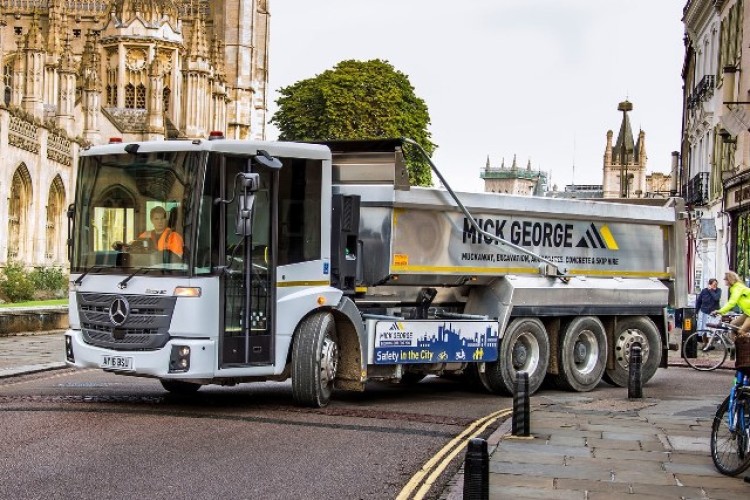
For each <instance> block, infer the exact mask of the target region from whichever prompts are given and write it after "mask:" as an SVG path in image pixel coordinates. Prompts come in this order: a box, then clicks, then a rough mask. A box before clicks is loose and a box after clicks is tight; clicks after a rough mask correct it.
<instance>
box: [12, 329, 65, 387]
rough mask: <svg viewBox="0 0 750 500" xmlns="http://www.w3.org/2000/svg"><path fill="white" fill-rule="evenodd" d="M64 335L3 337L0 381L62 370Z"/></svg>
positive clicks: (59, 333) (54, 332)
mask: <svg viewBox="0 0 750 500" xmlns="http://www.w3.org/2000/svg"><path fill="white" fill-rule="evenodd" d="M63 332H64V330H56V331H53V332H32V333H28V334H21V335H9V336H4V335H0V378H4V377H12V376H14V375H19V374H22V373H32V372H39V371H45V370H54V369H56V368H63V367H64V366H65V361H64V359H65V358H64V345H63V342H64V340H63Z"/></svg>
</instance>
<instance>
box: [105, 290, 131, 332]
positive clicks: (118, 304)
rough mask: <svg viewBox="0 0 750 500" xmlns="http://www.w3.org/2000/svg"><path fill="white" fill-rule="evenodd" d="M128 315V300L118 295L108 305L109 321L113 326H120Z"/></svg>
mask: <svg viewBox="0 0 750 500" xmlns="http://www.w3.org/2000/svg"><path fill="white" fill-rule="evenodd" d="M128 314H130V304H129V303H128V299H126V298H125V297H122V296H119V295H118V296H117V298H116V299H115V300H113V301H112V303H111V304H110V305H109V319H110V320H111V321H112V324H113V325H115V326H120V325H122V324H123V323H125V320H126V319H128Z"/></svg>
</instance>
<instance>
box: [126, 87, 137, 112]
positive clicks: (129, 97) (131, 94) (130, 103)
mask: <svg viewBox="0 0 750 500" xmlns="http://www.w3.org/2000/svg"><path fill="white" fill-rule="evenodd" d="M125 107H126V108H128V109H133V108H135V85H133V84H132V83H128V84H127V85H125Z"/></svg>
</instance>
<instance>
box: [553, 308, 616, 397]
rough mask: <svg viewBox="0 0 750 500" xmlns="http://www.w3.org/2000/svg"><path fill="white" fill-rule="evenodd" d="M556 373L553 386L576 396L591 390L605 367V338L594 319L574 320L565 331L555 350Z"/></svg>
mask: <svg viewBox="0 0 750 500" xmlns="http://www.w3.org/2000/svg"><path fill="white" fill-rule="evenodd" d="M558 355H559V360H560V373H559V374H558V375H557V376H556V377H555V383H556V384H557V385H558V386H559V387H561V388H563V389H568V390H573V391H578V392H586V391H590V390H592V389H594V388H595V387H596V386H597V385H598V384H599V382H600V381H601V379H602V375H603V374H604V370H605V369H606V367H607V335H606V332H605V331H604V325H602V322H601V321H599V319H598V318H595V317H593V316H582V317H578V318H575V319H574V320H573V321H572V322H571V323H570V324H569V325H568V326H567V328H566V329H565V333H564V334H563V337H562V340H561V342H560V345H559V347H558Z"/></svg>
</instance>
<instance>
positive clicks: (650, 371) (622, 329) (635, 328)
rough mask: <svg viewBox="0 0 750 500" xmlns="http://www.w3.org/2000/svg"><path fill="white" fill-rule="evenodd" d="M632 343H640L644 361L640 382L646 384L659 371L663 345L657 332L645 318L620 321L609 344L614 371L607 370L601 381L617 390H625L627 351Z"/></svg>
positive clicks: (628, 369)
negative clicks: (615, 387)
mask: <svg viewBox="0 0 750 500" xmlns="http://www.w3.org/2000/svg"><path fill="white" fill-rule="evenodd" d="M634 342H640V344H641V353H642V356H643V358H642V359H643V361H642V364H641V381H642V383H644V384H645V383H646V382H648V381H649V380H651V377H653V376H654V374H655V373H656V370H657V368H659V361H660V358H661V350H662V342H661V337H660V335H659V329H658V328H656V325H655V324H654V322H653V321H651V319H649V318H647V317H645V316H635V317H632V318H625V319H621V320H619V321H618V322H617V328H616V330H615V335H614V337H613V341H612V350H613V352H614V359H615V367H614V368H613V369H607V371H606V372H605V373H604V380H605V381H606V382H607V383H610V384H612V385H615V386H619V387H627V386H628V376H629V371H630V367H629V361H630V348H631V347H632V345H633V343H634Z"/></svg>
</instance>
